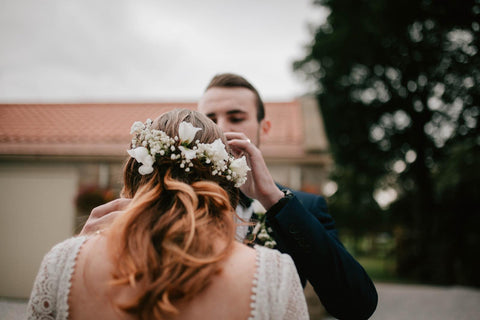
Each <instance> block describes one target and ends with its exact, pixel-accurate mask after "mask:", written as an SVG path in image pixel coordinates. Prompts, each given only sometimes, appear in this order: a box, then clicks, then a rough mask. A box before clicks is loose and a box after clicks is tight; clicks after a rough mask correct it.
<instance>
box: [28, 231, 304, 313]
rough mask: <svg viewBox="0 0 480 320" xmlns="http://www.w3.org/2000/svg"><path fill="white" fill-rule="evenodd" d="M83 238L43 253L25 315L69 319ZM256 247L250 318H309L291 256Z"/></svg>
mask: <svg viewBox="0 0 480 320" xmlns="http://www.w3.org/2000/svg"><path fill="white" fill-rule="evenodd" d="M86 239H87V237H84V236H82V237H73V238H70V239H67V240H65V241H63V242H61V243H59V244H57V245H56V246H54V247H53V248H52V249H51V250H50V252H48V253H47V254H46V255H45V257H44V259H43V261H42V264H41V265H40V269H39V272H38V274H37V278H36V279H35V283H34V285H33V290H32V293H31V296H30V300H29V302H28V309H27V315H28V319H35V320H36V319H60V320H66V319H68V296H69V292H70V286H71V277H72V274H73V271H74V268H75V263H76V257H77V255H78V252H79V251H80V247H81V246H82V244H83V243H84V242H85V240H86ZM255 250H256V252H257V271H256V274H255V278H254V280H253V286H252V292H253V293H252V304H251V308H252V309H251V316H250V318H249V319H258V320H260V319H275V320H276V319H292V320H294V319H295V320H297V319H298V320H300V319H308V311H307V304H306V302H305V296H304V293H303V289H302V286H301V284H300V279H299V277H298V274H297V271H296V269H295V265H294V264H293V261H292V259H291V258H290V256H288V255H286V254H281V253H280V252H278V251H276V250H272V249H268V248H264V247H259V246H256V247H255Z"/></svg>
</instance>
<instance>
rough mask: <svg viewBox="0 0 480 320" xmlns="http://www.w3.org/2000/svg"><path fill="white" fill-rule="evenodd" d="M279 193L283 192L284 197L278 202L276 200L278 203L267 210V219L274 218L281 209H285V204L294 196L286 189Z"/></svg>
mask: <svg viewBox="0 0 480 320" xmlns="http://www.w3.org/2000/svg"><path fill="white" fill-rule="evenodd" d="M281 191H282V192H283V194H284V196H283V197H282V198H281V199H280V200H278V202H277V203H275V204H274V205H273V206H272V207H271V208H270V209H268V211H267V218H273V217H275V216H276V215H277V213H279V212H280V210H282V209H283V207H285V205H286V204H287V202H289V201H290V200H291V199H292V198H293V197H294V194H293V193H292V191H290V190H288V189H282V190H281Z"/></svg>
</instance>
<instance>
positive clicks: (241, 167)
mask: <svg viewBox="0 0 480 320" xmlns="http://www.w3.org/2000/svg"><path fill="white" fill-rule="evenodd" d="M230 170H232V172H234V173H236V174H237V175H238V176H239V177H245V176H246V175H247V172H248V171H250V168H249V167H248V165H247V159H246V158H245V156H242V157H241V158H238V159H235V160H233V161H232V163H230Z"/></svg>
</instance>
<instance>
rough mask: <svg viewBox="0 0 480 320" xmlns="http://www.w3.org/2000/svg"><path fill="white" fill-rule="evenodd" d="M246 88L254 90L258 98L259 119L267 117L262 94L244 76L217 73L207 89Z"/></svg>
mask: <svg viewBox="0 0 480 320" xmlns="http://www.w3.org/2000/svg"><path fill="white" fill-rule="evenodd" d="M237 87H240V88H246V89H248V90H250V91H252V92H253V93H254V94H255V97H256V100H257V121H258V122H260V121H262V120H263V119H264V118H265V106H264V105H263V101H262V98H260V94H259V93H258V91H257V89H255V87H254V86H253V85H252V84H251V83H250V82H248V81H247V79H245V78H244V77H242V76H239V75H237V74H233V73H221V74H217V75H215V76H214V77H213V78H212V80H210V83H209V84H208V86H207V88H206V89H205V91H207V90H208V89H211V88H237Z"/></svg>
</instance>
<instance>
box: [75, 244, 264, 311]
mask: <svg viewBox="0 0 480 320" xmlns="http://www.w3.org/2000/svg"><path fill="white" fill-rule="evenodd" d="M107 250H108V249H107V242H106V239H105V237H103V236H102V235H100V236H95V237H92V238H90V239H89V240H87V241H86V243H85V244H84V245H83V247H82V249H81V250H80V253H79V255H78V258H77V264H76V268H75V272H74V274H73V276H72V286H71V289H70V296H69V299H68V300H69V309H70V317H69V318H70V319H72V320H81V319H88V320H91V319H105V320H108V319H137V317H136V316H132V315H129V314H127V313H125V312H121V311H120V310H118V308H116V307H115V305H114V304H113V303H112V302H113V300H114V299H115V300H116V301H124V302H127V301H129V300H130V299H132V298H133V297H134V295H135V290H134V289H131V288H127V287H113V288H112V287H111V286H110V285H109V283H110V281H111V280H112V278H111V271H112V268H113V265H112V261H111V260H110V259H109V258H108V257H109V254H108V252H107ZM255 261H256V254H255V250H254V249H252V248H249V247H247V246H245V245H242V244H240V243H235V244H234V246H233V248H232V252H231V255H230V256H228V258H227V259H226V260H225V261H224V262H223V263H222V271H221V272H220V273H219V274H218V275H215V276H213V277H212V281H211V283H210V285H209V286H208V287H207V288H206V289H205V290H204V291H202V292H201V293H200V294H198V295H196V296H195V297H194V298H193V299H192V300H191V301H188V302H183V303H181V304H180V305H178V306H177V307H178V309H179V314H178V315H176V316H172V317H171V318H168V319H172V320H174V319H175V320H183V319H247V318H248V317H249V315H250V311H251V307H250V304H251V295H252V286H253V278H254V273H255V270H256V263H255ZM152 318H153V317H152Z"/></svg>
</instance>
